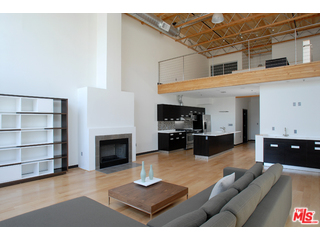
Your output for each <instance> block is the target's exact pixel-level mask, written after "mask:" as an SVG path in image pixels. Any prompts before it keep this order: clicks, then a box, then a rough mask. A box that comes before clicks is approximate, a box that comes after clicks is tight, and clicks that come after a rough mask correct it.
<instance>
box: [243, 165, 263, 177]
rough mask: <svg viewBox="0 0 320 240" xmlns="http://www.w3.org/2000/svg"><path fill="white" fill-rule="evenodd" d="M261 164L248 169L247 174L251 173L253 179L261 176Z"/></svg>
mask: <svg viewBox="0 0 320 240" xmlns="http://www.w3.org/2000/svg"><path fill="white" fill-rule="evenodd" d="M262 169H263V164H262V163H261V162H258V163H256V164H255V165H253V166H252V167H251V168H249V169H248V171H247V172H246V173H248V172H251V173H252V174H253V175H254V178H257V177H259V176H260V175H261V174H262Z"/></svg>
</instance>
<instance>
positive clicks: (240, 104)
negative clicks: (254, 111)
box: [235, 98, 250, 144]
mask: <svg viewBox="0 0 320 240" xmlns="http://www.w3.org/2000/svg"><path fill="white" fill-rule="evenodd" d="M249 100H250V99H249V98H236V99H235V104H236V107H235V108H236V114H235V121H236V127H235V129H236V131H241V133H238V134H237V136H236V139H235V144H240V143H243V109H247V110H248V133H247V134H248V135H249V114H250V110H249Z"/></svg>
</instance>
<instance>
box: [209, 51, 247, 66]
mask: <svg viewBox="0 0 320 240" xmlns="http://www.w3.org/2000/svg"><path fill="white" fill-rule="evenodd" d="M234 51H236V49H235V50H234ZM208 62H209V69H210V66H212V65H216V64H221V63H230V62H238V70H241V69H242V52H238V53H232V54H228V55H224V56H220V57H213V58H210V59H209V61H208Z"/></svg>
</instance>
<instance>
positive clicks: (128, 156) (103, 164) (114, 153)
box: [96, 134, 132, 169]
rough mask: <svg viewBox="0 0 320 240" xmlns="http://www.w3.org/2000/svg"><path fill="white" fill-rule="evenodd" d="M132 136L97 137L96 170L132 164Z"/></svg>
mask: <svg viewBox="0 0 320 240" xmlns="http://www.w3.org/2000/svg"><path fill="white" fill-rule="evenodd" d="M131 144H132V135H131V134H116V135H104V136H96V169H103V168H107V167H111V166H115V165H120V164H125V163H129V162H132V145H131Z"/></svg>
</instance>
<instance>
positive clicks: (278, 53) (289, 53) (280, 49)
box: [272, 30, 320, 65]
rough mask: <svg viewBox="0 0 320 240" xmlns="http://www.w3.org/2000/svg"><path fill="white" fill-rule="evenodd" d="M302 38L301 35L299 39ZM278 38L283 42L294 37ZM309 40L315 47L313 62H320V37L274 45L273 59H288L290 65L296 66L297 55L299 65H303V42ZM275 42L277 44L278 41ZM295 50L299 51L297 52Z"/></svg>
mask: <svg viewBox="0 0 320 240" xmlns="http://www.w3.org/2000/svg"><path fill="white" fill-rule="evenodd" d="M312 31H316V30H312ZM300 36H301V33H300V35H299V36H298V37H300ZM277 38H279V39H281V40H282V39H283V40H286V39H292V37H286V38H283V36H278V37H277ZM308 39H310V42H311V44H312V47H313V50H312V56H313V61H319V60H320V51H319V48H320V36H314V37H306V38H303V39H298V40H297V41H296V42H295V41H290V42H286V43H280V44H276V45H272V59H275V58H282V57H287V59H288V61H289V64H290V65H293V64H295V55H296V54H297V63H302V57H303V56H302V49H303V48H302V42H303V41H304V40H308ZM273 42H276V40H275V39H273ZM295 49H296V50H297V51H295Z"/></svg>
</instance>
